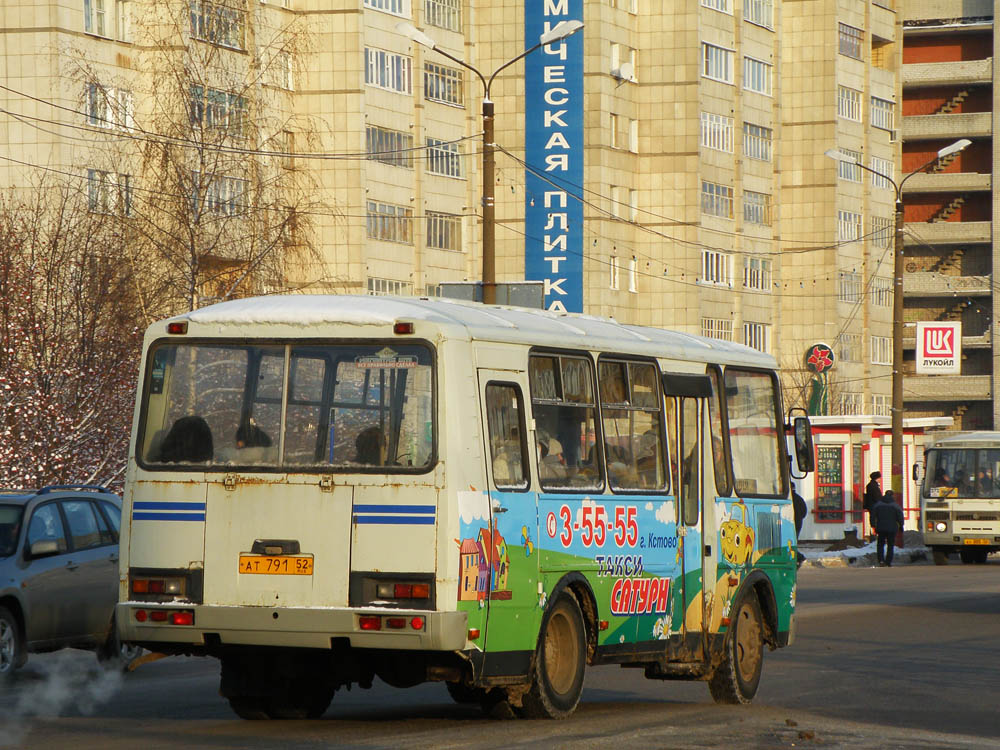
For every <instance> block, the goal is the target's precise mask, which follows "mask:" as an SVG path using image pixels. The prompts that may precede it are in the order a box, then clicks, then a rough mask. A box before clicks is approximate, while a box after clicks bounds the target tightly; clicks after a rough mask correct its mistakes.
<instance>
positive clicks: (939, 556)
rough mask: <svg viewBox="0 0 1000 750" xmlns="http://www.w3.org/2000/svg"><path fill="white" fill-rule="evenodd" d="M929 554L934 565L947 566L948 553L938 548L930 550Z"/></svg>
mask: <svg viewBox="0 0 1000 750" xmlns="http://www.w3.org/2000/svg"><path fill="white" fill-rule="evenodd" d="M931 554H932V555H933V556H934V564H935V565H947V564H948V552H947V550H943V549H941V548H940V547H933V548H931Z"/></svg>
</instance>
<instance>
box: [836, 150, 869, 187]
mask: <svg viewBox="0 0 1000 750" xmlns="http://www.w3.org/2000/svg"><path fill="white" fill-rule="evenodd" d="M839 150H840V152H841V153H842V154H844V155H845V156H849V157H851V160H850V161H848V160H847V159H837V177H839V178H840V179H842V180H849V181H851V182H861V172H862V171H863V170H862V169H861V154H860V152H858V151H851V150H849V149H846V148H842V149H839Z"/></svg>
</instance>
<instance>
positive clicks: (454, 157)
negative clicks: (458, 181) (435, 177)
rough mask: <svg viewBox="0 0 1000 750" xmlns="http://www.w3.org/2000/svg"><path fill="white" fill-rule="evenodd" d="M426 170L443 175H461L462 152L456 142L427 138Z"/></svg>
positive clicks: (429, 172)
mask: <svg viewBox="0 0 1000 750" xmlns="http://www.w3.org/2000/svg"><path fill="white" fill-rule="evenodd" d="M426 142H427V172H428V174H439V175H444V176H445V177H462V176H463V170H462V152H461V150H460V149H459V147H458V144H457V143H451V142H449V141H439V140H438V139H437V138H428V139H427V141H426Z"/></svg>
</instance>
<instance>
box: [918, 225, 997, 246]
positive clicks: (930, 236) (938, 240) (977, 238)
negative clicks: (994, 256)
mask: <svg viewBox="0 0 1000 750" xmlns="http://www.w3.org/2000/svg"><path fill="white" fill-rule="evenodd" d="M992 224H993V223H992V222H990V221H936V222H934V223H933V224H932V223H930V222H926V221H910V222H907V223H906V233H905V235H904V238H903V242H904V244H905V245H920V244H930V245H962V244H969V243H984V242H989V241H990V239H991V234H992V233H991V231H990V230H991V228H992ZM911 233H912V235H915V236H911Z"/></svg>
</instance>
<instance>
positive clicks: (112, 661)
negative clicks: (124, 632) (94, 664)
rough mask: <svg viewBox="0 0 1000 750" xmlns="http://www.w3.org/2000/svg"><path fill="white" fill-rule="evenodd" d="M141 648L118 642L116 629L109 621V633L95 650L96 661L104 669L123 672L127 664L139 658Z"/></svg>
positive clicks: (112, 622)
mask: <svg viewBox="0 0 1000 750" xmlns="http://www.w3.org/2000/svg"><path fill="white" fill-rule="evenodd" d="M141 654H142V647H141V646H135V645H132V644H131V643H122V642H121V641H120V640H118V628H117V627H116V626H115V621H114V620H113V619H112V620H111V633H110V634H109V635H108V640H106V641H105V642H104V643H103V644H102V645H101V647H100V648H98V649H97V661H98V662H99V663H100V665H101V666H102V667H104V668H105V669H120V670H122V671H125V670H127V669H128V666H129V664H131V663H132V662H133V661H135V660H136V659H138V658H139V656H140V655H141Z"/></svg>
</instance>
